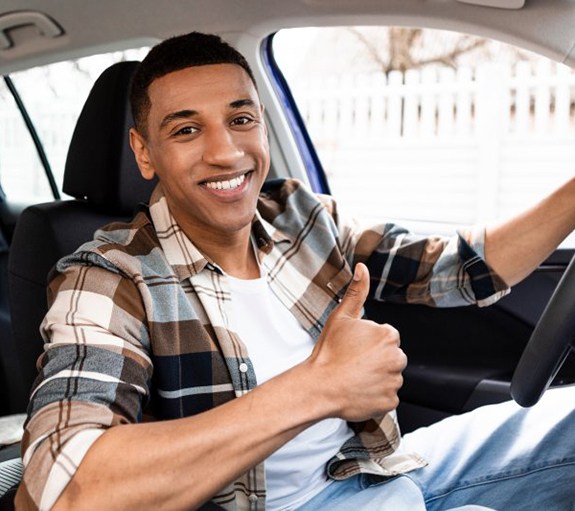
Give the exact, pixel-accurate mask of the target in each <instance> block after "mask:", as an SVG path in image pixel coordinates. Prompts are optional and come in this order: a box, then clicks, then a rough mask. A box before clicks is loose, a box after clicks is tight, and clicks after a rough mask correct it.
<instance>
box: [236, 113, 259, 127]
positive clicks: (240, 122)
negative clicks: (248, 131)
mask: <svg viewBox="0 0 575 511" xmlns="http://www.w3.org/2000/svg"><path fill="white" fill-rule="evenodd" d="M254 122H255V119H253V118H252V117H250V116H247V115H240V116H238V117H234V119H232V122H231V125H232V126H248V125H250V124H253V123H254Z"/></svg>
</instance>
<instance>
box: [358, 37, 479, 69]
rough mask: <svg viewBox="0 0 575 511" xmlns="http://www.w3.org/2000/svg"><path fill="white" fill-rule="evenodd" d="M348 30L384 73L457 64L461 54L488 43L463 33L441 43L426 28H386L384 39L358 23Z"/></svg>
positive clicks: (454, 65)
mask: <svg viewBox="0 0 575 511" xmlns="http://www.w3.org/2000/svg"><path fill="white" fill-rule="evenodd" d="M348 30H349V31H350V32H351V33H352V34H353V35H354V36H355V37H356V38H357V40H358V41H359V42H360V43H361V45H362V46H363V48H364V49H365V51H366V52H367V54H368V55H369V58H370V59H371V60H372V61H373V62H374V63H376V65H377V66H378V67H379V69H381V71H383V72H384V73H389V72H390V71H395V70H397V71H402V72H405V71H407V70H408V69H418V68H421V67H424V66H428V65H432V64H437V65H442V66H449V67H453V68H455V67H456V64H457V60H458V59H459V58H460V57H461V56H463V55H465V54H469V53H471V52H473V51H475V50H478V49H480V48H485V47H486V46H487V43H488V41H487V40H486V39H481V38H477V37H473V36H468V35H464V34H461V35H460V36H459V37H457V38H454V40H453V41H452V42H451V43H450V44H446V43H445V42H441V43H439V44H438V42H437V41H435V42H434V41H431V40H429V39H427V40H425V39H424V33H425V32H424V30H423V29H421V28H405V27H392V28H390V29H388V30H387V31H385V32H383V34H385V35H386V36H387V37H386V38H384V39H381V38H374V37H373V34H368V33H366V32H365V31H364V30H363V29H360V28H356V27H350V28H349V29H348Z"/></svg>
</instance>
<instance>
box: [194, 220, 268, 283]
mask: <svg viewBox="0 0 575 511" xmlns="http://www.w3.org/2000/svg"><path fill="white" fill-rule="evenodd" d="M191 239H192V240H193V242H194V244H195V245H196V246H197V247H198V249H199V250H200V251H201V252H202V253H203V254H204V255H205V256H206V257H207V258H208V259H209V260H211V261H212V262H213V263H215V264H217V265H218V266H219V267H220V268H221V269H222V270H224V271H225V272H226V273H227V274H228V275H231V276H232V277H236V278H239V279H257V278H259V276H260V268H259V264H258V261H257V259H256V255H255V253H254V250H253V248H252V242H251V226H249V229H244V230H242V231H241V232H239V233H234V234H231V235H229V236H226V237H225V238H223V239H221V238H220V239H218V238H216V237H202V238H199V242H197V238H191Z"/></svg>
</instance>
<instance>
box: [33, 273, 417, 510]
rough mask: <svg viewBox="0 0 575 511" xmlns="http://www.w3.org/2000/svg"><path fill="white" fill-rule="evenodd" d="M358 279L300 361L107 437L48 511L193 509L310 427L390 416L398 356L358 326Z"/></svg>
mask: <svg viewBox="0 0 575 511" xmlns="http://www.w3.org/2000/svg"><path fill="white" fill-rule="evenodd" d="M357 277H358V280H356V281H353V282H352V284H351V285H350V287H349V288H348V292H347V294H346V296H345V297H344V299H343V301H342V303H341V304H340V306H339V308H338V309H337V310H336V311H335V312H334V313H333V314H332V316H331V317H330V319H329V321H328V322H327V325H326V328H325V330H324V332H323V334H322V336H321V338H320V340H319V342H318V344H317V346H316V348H315V349H314V352H313V353H312V356H311V357H310V358H309V359H308V360H306V361H305V362H303V363H302V364H299V365H297V366H295V367H294V368H292V369H291V370H289V371H287V372H285V373H283V374H281V375H279V376H277V377H276V378H273V379H272V380H270V381H268V382H267V383H265V384H263V385H261V386H259V387H256V388H255V389H254V390H252V391H251V392H249V393H248V394H246V395H244V396H242V397H241V398H238V399H234V400H232V401H231V402H228V403H226V404H224V405H222V406H219V407H217V408H214V409H212V410H210V411H208V412H205V413H202V414H198V415H196V416H193V417H189V418H183V419H177V420H171V421H163V422H155V423H142V424H126V425H121V426H119V427H111V428H109V429H107V430H106V431H105V433H103V434H102V435H101V436H100V437H99V438H98V439H97V440H96V441H95V442H94V443H93V445H92V446H91V447H90V448H89V450H88V452H87V453H86V455H85V456H84V458H83V460H82V461H81V463H80V466H79V468H78V469H77V471H76V472H75V474H74V475H73V477H72V478H71V480H70V482H69V483H68V484H67V486H66V488H65V490H64V491H63V493H62V494H61V496H60V498H59V500H58V502H57V504H56V506H55V507H54V509H56V510H66V509H74V510H81V509H109V510H113V509H121V510H129V509H138V510H139V509H154V508H156V507H158V508H159V507H161V508H162V509H174V510H177V509H190V508H195V507H198V506H199V505H201V503H203V502H205V501H206V500H209V499H210V497H212V496H213V495H214V494H216V493H217V492H218V490H220V489H221V488H223V487H225V486H226V485H227V484H229V483H230V482H232V481H233V480H234V479H235V478H237V477H238V476H240V475H241V474H243V473H245V472H246V471H247V470H248V469H249V468H251V467H252V466H254V465H256V464H257V463H259V462H261V461H262V460H264V459H265V458H266V457H267V456H269V455H270V454H271V453H272V452H274V451H275V450H276V449H278V448H279V447H280V446H282V445H283V444H284V443H286V442H287V441H289V440H290V439H291V438H293V437H294V436H296V435H297V434H298V433H299V432H300V431H302V430H303V429H305V428H307V427H308V426H310V425H312V424H314V423H315V422H317V421H319V420H321V419H323V418H326V417H341V418H344V419H347V420H362V419H366V418H369V417H372V416H376V415H381V414H383V413H385V412H387V411H389V410H391V409H393V408H395V406H396V405H397V390H398V389H399V386H400V385H401V381H402V380H401V371H402V370H403V368H404V366H405V362H406V359H405V355H404V354H403V352H402V351H401V350H400V349H399V347H398V344H399V342H398V341H399V336H398V334H397V332H396V331H395V330H393V329H392V328H391V327H388V326H381V325H377V324H375V323H372V322H369V321H364V320H361V319H359V317H360V314H361V307H362V305H363V301H364V300H365V297H366V295H367V288H368V286H369V277H368V275H367V269H366V268H365V267H364V266H360V267H359V269H358V272H357ZM358 346H361V350H358ZM286 410H289V413H286ZM22 509H24V507H22Z"/></svg>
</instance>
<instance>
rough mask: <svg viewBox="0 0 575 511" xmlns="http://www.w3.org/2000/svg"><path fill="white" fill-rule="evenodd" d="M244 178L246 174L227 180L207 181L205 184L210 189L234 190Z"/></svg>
mask: <svg viewBox="0 0 575 511" xmlns="http://www.w3.org/2000/svg"><path fill="white" fill-rule="evenodd" d="M245 180H246V175H245V174H242V175H241V176H239V177H236V178H234V179H230V180H229V181H208V182H207V183H206V186H207V187H208V188H211V189H212V190H234V189H235V188H238V187H239V186H240V185H241V184H242V183H243V182H244V181H245Z"/></svg>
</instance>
